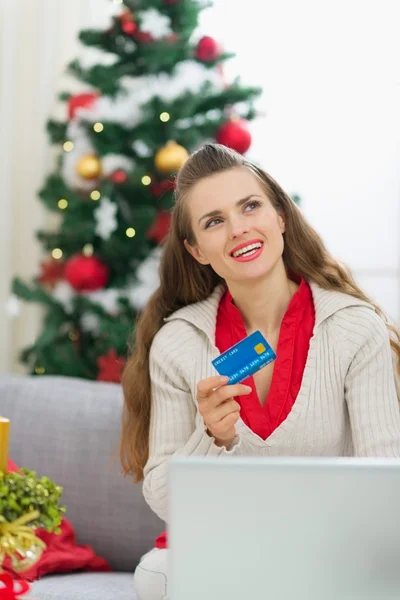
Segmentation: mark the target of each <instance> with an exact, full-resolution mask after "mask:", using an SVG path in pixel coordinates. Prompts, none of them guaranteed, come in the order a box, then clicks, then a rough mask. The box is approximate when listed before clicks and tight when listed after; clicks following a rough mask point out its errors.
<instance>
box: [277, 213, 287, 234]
mask: <svg viewBox="0 0 400 600" xmlns="http://www.w3.org/2000/svg"><path fill="white" fill-rule="evenodd" d="M278 225H279V229H280V230H281V233H285V231H286V223H285V217H284V215H282V214H281V213H278Z"/></svg>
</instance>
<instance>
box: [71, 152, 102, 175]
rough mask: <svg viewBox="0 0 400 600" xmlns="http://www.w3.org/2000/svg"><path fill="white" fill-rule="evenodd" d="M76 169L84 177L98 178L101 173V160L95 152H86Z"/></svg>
mask: <svg viewBox="0 0 400 600" xmlns="http://www.w3.org/2000/svg"><path fill="white" fill-rule="evenodd" d="M76 170H77V173H78V175H79V176H80V177H82V178H83V179H97V177H100V175H101V162H100V160H99V159H98V158H97V156H95V155H94V154H86V155H85V156H82V158H80V159H79V161H78V163H77V165H76Z"/></svg>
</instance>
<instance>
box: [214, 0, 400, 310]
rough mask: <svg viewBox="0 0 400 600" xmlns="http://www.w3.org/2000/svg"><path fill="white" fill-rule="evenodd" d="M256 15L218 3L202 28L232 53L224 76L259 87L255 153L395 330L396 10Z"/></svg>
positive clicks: (356, 3)
mask: <svg viewBox="0 0 400 600" xmlns="http://www.w3.org/2000/svg"><path fill="white" fill-rule="evenodd" d="M258 7H259V2H258V0H247V2H246V9H245V10H246V14H247V15H249V16H248V18H246V19H244V16H243V9H239V8H238V9H237V10H229V13H227V9H226V1H225V0H216V2H215V8H214V9H212V10H208V11H207V13H205V14H204V18H203V20H202V29H203V31H204V32H207V33H210V34H211V35H215V37H217V38H219V39H221V40H222V41H223V42H224V45H225V47H226V49H227V50H232V51H234V52H236V53H237V58H236V59H235V61H234V62H233V61H232V64H231V65H229V66H228V65H227V68H226V72H227V73H228V74H230V75H232V74H235V73H236V72H239V73H241V75H242V76H243V78H244V81H246V82H249V83H253V84H259V85H261V86H262V87H263V88H264V96H263V100H262V102H260V105H259V108H260V109H261V111H262V112H265V117H264V118H262V119H259V120H258V122H257V123H256V124H254V126H253V127H252V131H253V139H254V142H253V146H252V148H251V156H252V157H253V158H254V159H256V160H258V161H260V162H262V164H263V166H264V167H265V168H266V169H267V170H268V171H269V172H270V173H271V174H272V175H273V176H274V177H276V178H277V180H278V181H279V182H280V183H281V184H282V185H283V187H284V188H285V189H286V190H287V191H288V192H289V193H294V192H298V193H299V194H300V195H301V196H302V198H303V210H304V212H305V214H306V216H307V218H308V219H309V220H310V222H311V224H312V225H313V226H314V227H315V228H316V229H317V230H318V231H319V233H320V234H321V235H322V236H323V238H324V240H325V241H326V243H327V245H328V248H329V249H330V250H331V251H332V253H334V254H335V255H336V256H337V257H338V258H340V259H341V260H343V261H344V262H346V263H347V264H348V265H349V266H350V267H351V268H352V269H353V272H354V274H355V276H356V278H357V280H358V282H359V283H360V284H361V285H362V286H363V287H364V289H365V290H366V291H367V292H368V293H369V294H370V295H371V296H372V297H373V298H374V299H375V300H376V301H377V302H378V303H380V304H381V305H382V307H383V308H384V309H385V310H386V311H387V312H388V313H389V315H391V316H392V318H394V319H396V320H397V321H398V322H400V242H399V240H400V206H399V205H400V198H399V181H400V153H399V149H400V148H399V147H400V144H399V141H400V118H399V114H400V62H399V56H400V36H399V35H398V27H397V24H398V20H399V17H400V3H399V2H398V0H373V1H369V0H335V2H326V1H325V2H321V0H301V2H298V1H297V0H266V1H264V2H263V3H262V13H263V17H262V18H261V9H260V8H258ZM246 23H248V25H247V24H246ZM256 48H257V49H256Z"/></svg>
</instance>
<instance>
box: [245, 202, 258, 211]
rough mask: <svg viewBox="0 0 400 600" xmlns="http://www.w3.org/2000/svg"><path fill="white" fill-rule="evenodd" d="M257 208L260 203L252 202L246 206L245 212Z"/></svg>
mask: <svg viewBox="0 0 400 600" xmlns="http://www.w3.org/2000/svg"><path fill="white" fill-rule="evenodd" d="M259 206H261V202H259V201H258V200H253V201H252V202H249V203H248V204H246V206H245V210H247V209H248V208H250V210H254V209H255V208H258V207H259Z"/></svg>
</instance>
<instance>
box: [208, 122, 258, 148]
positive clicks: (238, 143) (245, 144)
mask: <svg viewBox="0 0 400 600" xmlns="http://www.w3.org/2000/svg"><path fill="white" fill-rule="evenodd" d="M247 127H248V122H247V121H245V120H244V119H233V120H231V121H227V122H226V123H224V124H223V125H221V127H220V128H219V129H218V131H217V134H216V136H215V139H216V141H217V142H218V143H219V144H223V145H224V146H227V147H228V148H232V150H236V152H240V154H244V153H245V152H246V151H247V150H248V149H249V148H250V146H251V134H250V132H249V130H248V128H247Z"/></svg>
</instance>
